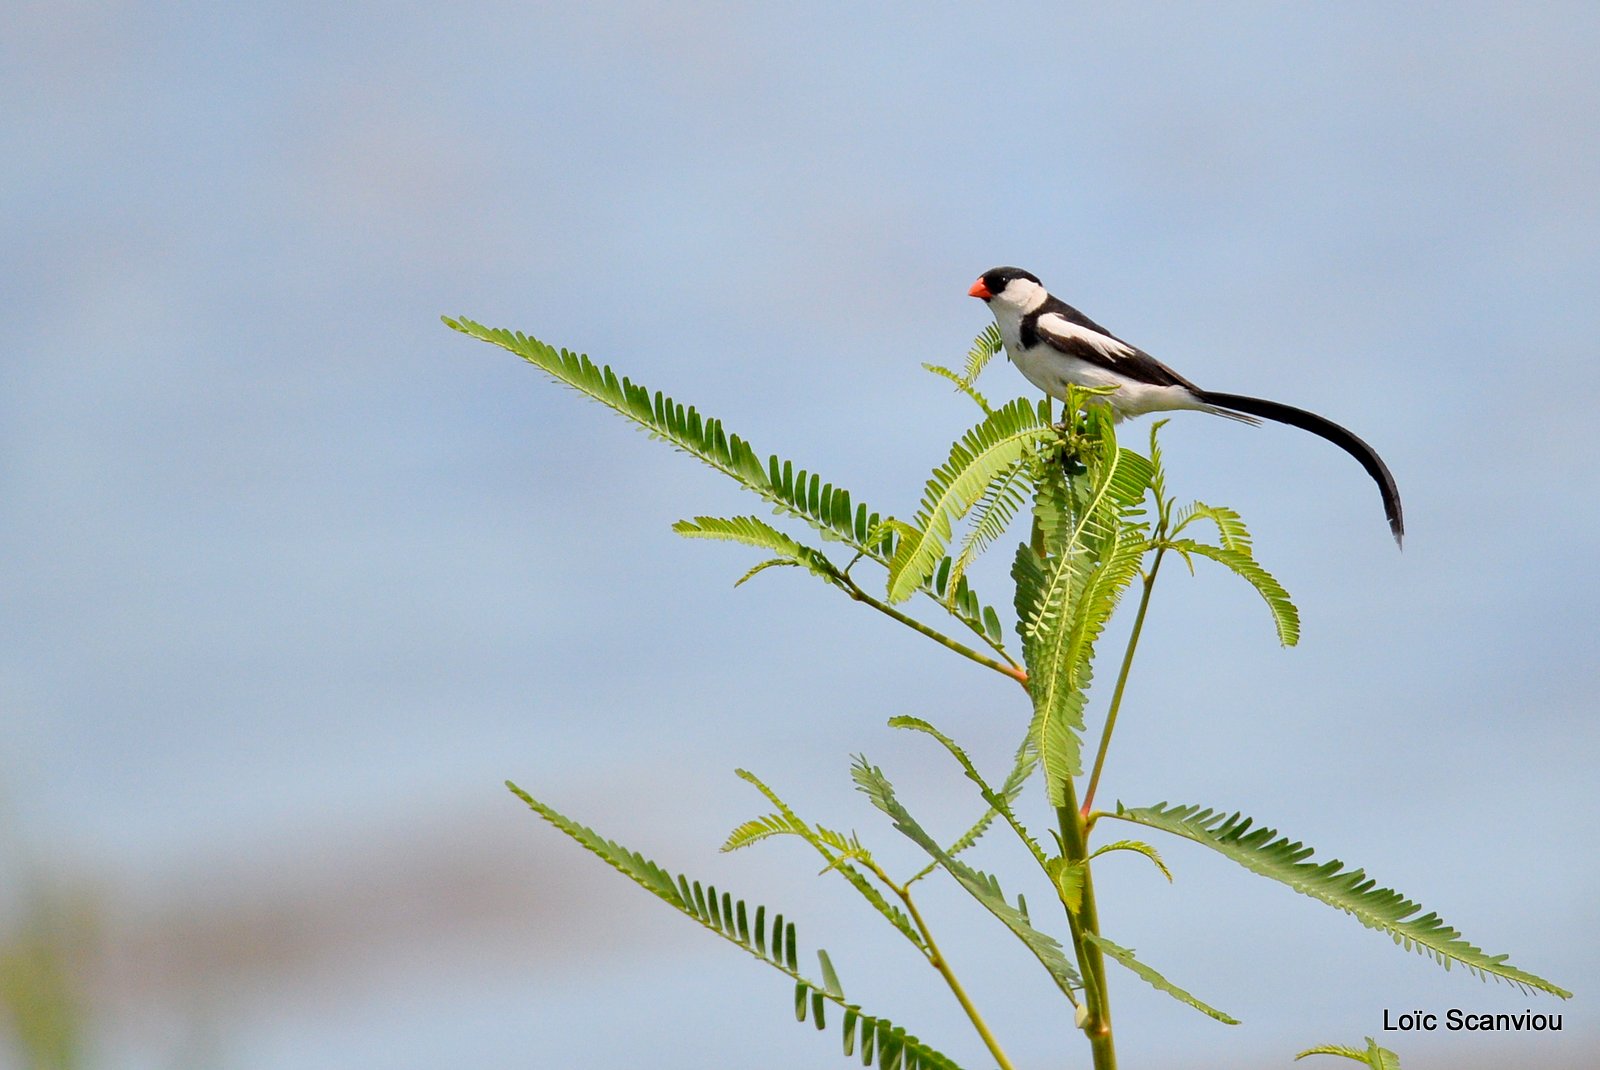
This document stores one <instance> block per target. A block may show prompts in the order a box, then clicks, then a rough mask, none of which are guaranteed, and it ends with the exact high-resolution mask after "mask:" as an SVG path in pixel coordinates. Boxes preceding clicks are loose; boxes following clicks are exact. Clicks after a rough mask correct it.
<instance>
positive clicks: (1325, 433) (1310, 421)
mask: <svg viewBox="0 0 1600 1070" xmlns="http://www.w3.org/2000/svg"><path fill="white" fill-rule="evenodd" d="M1200 400H1201V401H1204V402H1205V403H1206V404H1208V405H1216V406H1217V407H1219V408H1223V409H1232V410H1234V411H1235V412H1242V413H1245V414H1247V415H1250V416H1259V417H1261V418H1262V419H1263V420H1276V421H1277V422H1278V423H1280V424H1288V425H1290V426H1291V427H1298V428H1300V429H1301V430H1302V431H1310V432H1311V433H1312V434H1313V435H1318V436H1321V437H1322V438H1325V439H1327V440H1328V441H1329V442H1332V443H1333V444H1334V445H1335V446H1338V447H1339V448H1340V449H1342V450H1344V451H1345V452H1346V453H1348V454H1349V455H1350V456H1352V457H1354V458H1355V459H1356V460H1358V461H1360V462H1361V467H1362V468H1365V469H1366V470H1367V475H1369V476H1371V477H1372V479H1373V481H1374V482H1375V483H1377V484H1378V492H1379V493H1380V494H1382V495H1383V512H1384V515H1385V516H1387V517H1388V518H1389V530H1390V531H1392V532H1393V533H1394V541H1395V544H1396V545H1400V543H1401V540H1402V539H1403V538H1404V537H1405V533H1406V523H1405V519H1404V517H1403V516H1402V514H1401V512H1400V491H1399V489H1398V488H1397V487H1396V486H1395V485H1394V476H1392V475H1390V474H1389V466H1388V465H1386V464H1384V463H1383V458H1382V457H1379V456H1378V453H1377V451H1376V450H1374V449H1373V448H1372V447H1371V446H1369V445H1367V444H1366V443H1365V442H1363V441H1361V440H1360V439H1359V438H1357V437H1356V436H1355V435H1352V434H1351V433H1350V432H1349V431H1346V430H1345V429H1344V428H1342V427H1340V426H1339V425H1338V424H1336V423H1334V422H1333V421H1332V420H1325V419H1323V418H1322V417H1321V416H1318V415H1317V414H1316V413H1314V412H1307V411H1306V410H1304V409H1297V408H1295V407H1294V406H1293V405H1283V404H1280V403H1279V402H1276V401H1266V400H1264V399H1262V398H1247V397H1245V396H1244V395H1242V394H1217V393H1213V392H1212V391H1210V390H1204V391H1201V392H1200Z"/></svg>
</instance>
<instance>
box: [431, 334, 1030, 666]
mask: <svg viewBox="0 0 1600 1070" xmlns="http://www.w3.org/2000/svg"><path fill="white" fill-rule="evenodd" d="M441 318H442V319H443V321H444V324H445V326H447V327H449V328H451V329H452V330H456V331H460V332H461V333H462V334H465V335H467V336H469V337H471V338H476V339H478V340H479V341H483V342H488V343H490V344H491V345H496V346H499V347H500V348H501V349H504V350H506V351H507V352H510V353H513V354H515V355H516V356H518V357H521V358H522V359H523V360H525V361H527V362H528V363H529V364H532V365H533V366H534V367H536V368H539V369H540V370H541V371H543V372H545V373H546V374H547V375H549V376H550V377H551V378H553V379H555V380H556V381H558V382H560V383H562V384H564V385H566V386H569V387H572V388H573V389H574V390H577V391H578V392H579V393H582V394H585V395H587V396H588V397H590V398H592V399H593V400H595V401H598V402H600V404H602V405H605V406H606V407H607V408H609V409H611V410H613V411H614V412H616V413H618V414H620V415H622V416H624V417H626V418H627V419H629V420H632V421H633V422H634V423H635V424H637V425H639V427H641V428H642V429H644V430H645V431H646V432H647V433H649V435H650V436H651V437H652V438H659V439H661V440H662V441H664V442H666V443H667V444H668V445H670V446H672V447H673V448H674V449H678V450H681V451H682V452H684V453H687V454H689V455H690V456H692V457H695V458H698V459H699V460H700V461H702V462H704V463H705V464H707V465H709V466H710V467H712V468H714V469H716V470H717V471H719V472H721V473H723V474H724V475H726V476H730V477H731V478H733V479H734V480H736V481H738V482H739V483H740V484H741V485H742V486H744V487H745V488H746V489H748V490H750V491H753V492H754V493H756V494H757V495H759V496H760V497H761V498H763V499H764V500H765V501H767V502H768V503H770V504H771V505H772V506H773V508H774V509H775V510H776V511H778V512H780V513H783V514H786V515H788V516H791V517H794V518H796V519H799V520H803V521H805V522H806V523H808V524H810V525H811V526H812V527H814V528H816V529H817V530H818V531H820V532H821V533H822V535H823V538H825V539H839V540H842V541H843V542H844V543H845V544H846V545H848V546H850V547H851V548H852V549H854V550H856V551H858V552H860V553H862V554H863V555H865V556H866V557H869V558H871V559H872V560H874V561H876V562H878V563H879V564H881V565H885V566H887V565H888V563H889V561H890V560H891V559H892V557H893V555H894V553H895V543H894V540H893V539H892V538H891V537H888V536H887V535H886V534H885V532H886V531H887V530H888V529H887V528H885V527H884V526H883V520H884V518H883V517H881V516H880V515H879V514H878V513H876V512H873V511H872V510H870V509H868V508H867V506H866V505H864V504H861V503H857V502H854V501H853V500H852V498H851V496H850V492H849V491H847V490H845V489H844V488H843V487H836V486H834V485H833V484H832V483H828V482H825V481H824V480H823V479H822V477H821V476H819V475H817V474H816V473H815V472H807V471H806V470H805V469H798V468H796V467H795V466H794V465H793V464H792V463H791V462H789V461H785V460H783V459H782V458H780V457H778V456H777V455H776V454H773V455H771V456H769V457H768V458H767V461H766V463H765V464H762V462H761V461H760V459H759V458H758V457H757V455H756V452H755V450H754V448H752V447H751V445H750V444H749V443H748V442H747V441H745V440H744V439H743V438H741V437H740V436H738V435H736V434H732V433H730V432H728V431H726V430H724V428H723V425H722V421H720V420H717V419H714V418H711V417H706V416H702V415H701V414H700V412H699V411H698V410H696V409H695V408H694V406H692V405H691V406H688V407H685V406H683V405H681V404H679V403H677V402H675V401H673V400H672V399H671V398H670V397H667V396H666V395H665V394H663V393H662V392H661V391H659V390H657V391H653V392H652V391H651V390H650V389H649V388H647V387H645V386H643V385H641V384H639V383H635V382H633V381H632V380H631V379H629V378H627V377H626V376H624V377H621V378H619V377H618V376H617V374H616V373H615V372H613V371H612V370H611V369H610V368H609V367H605V366H602V365H597V364H595V363H594V362H593V361H592V360H590V359H589V358H588V357H587V356H585V355H583V354H581V353H574V352H572V351H570V350H566V349H559V350H558V349H556V348H555V347H554V346H550V345H547V344H546V343H544V342H541V341H539V340H538V339H537V338H531V337H529V336H528V335H525V334H523V333H522V332H521V331H507V330H502V329H499V328H491V327H485V326H484V325H483V324H481V323H476V322H474V321H472V320H470V319H466V318H464V317H463V318H459V319H456V318H451V317H449V316H445V317H441ZM923 592H924V593H925V594H927V595H928V596H929V597H931V598H934V599H936V600H938V601H939V603H940V604H941V605H943V606H945V607H946V609H948V610H949V611H950V612H952V613H953V614H954V615H955V617H956V618H957V619H958V620H960V621H961V623H963V624H964V625H966V626H967V627H968V628H970V629H971V630H972V631H973V632H975V633H976V634H978V635H979V636H982V637H983V638H984V639H985V640H986V641H987V642H989V643H990V644H991V645H994V646H996V648H997V649H998V646H999V643H1000V639H1001V637H999V636H997V635H995V634H992V630H991V629H990V628H988V626H987V621H986V618H987V617H988V616H990V615H992V611H990V610H988V608H987V607H986V606H984V605H983V604H982V603H981V602H980V601H979V599H978V598H977V596H976V594H975V593H973V592H971V591H970V590H967V589H966V585H965V583H963V584H962V589H961V590H960V591H959V592H957V596H956V597H946V592H945V591H942V590H935V589H934V588H933V587H932V585H931V584H924V585H923Z"/></svg>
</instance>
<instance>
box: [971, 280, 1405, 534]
mask: <svg viewBox="0 0 1600 1070" xmlns="http://www.w3.org/2000/svg"><path fill="white" fill-rule="evenodd" d="M967 293H968V294H969V295H970V296H972V297H976V298H979V299H980V300H982V301H983V302H984V303H985V304H987V305H988V306H989V311H990V312H991V313H993V314H994V320H995V324H996V325H997V326H998V327H999V328H1000V341H1001V343H1002V344H1003V345H1004V346H1005V351H1006V356H1007V357H1008V358H1010V360H1011V363H1013V364H1015V365H1016V366H1017V370H1018V371H1020V372H1021V373H1022V375H1023V378H1025V379H1027V380H1028V382H1030V383H1032V384H1033V385H1034V386H1036V387H1038V388H1039V389H1040V390H1043V391H1044V392H1045V393H1046V394H1049V395H1050V396H1051V397H1054V398H1059V399H1061V400H1063V401H1064V400H1066V397H1067V387H1068V386H1069V385H1076V386H1088V387H1108V386H1110V387H1116V390H1115V391H1114V392H1113V393H1111V394H1110V395H1108V396H1107V398H1106V401H1107V403H1108V404H1109V405H1110V406H1111V409H1112V413H1113V416H1114V418H1115V419H1118V420H1121V419H1124V418H1126V417H1130V416H1142V415H1144V414H1145V413H1150V412H1167V411H1172V410H1178V409H1193V410H1197V411H1199V412H1208V413H1212V414H1214V415H1217V416H1226V417H1228V418H1230V419H1233V420H1239V421H1241V422H1243V423H1247V424H1259V423H1260V422H1261V421H1262V420H1272V421H1275V422H1277V423H1282V424H1288V425H1290V426H1291V427H1298V428H1300V429H1301V430H1302V431H1310V432H1311V433H1312V434H1313V435H1319V436H1321V437H1322V438H1325V439H1327V440H1328V441H1329V442H1331V443H1333V444H1334V445H1335V446H1338V447H1339V448H1340V449H1342V450H1344V451H1345V452H1346V453H1348V454H1349V455H1350V456H1352V457H1354V458H1355V459H1356V460H1357V461H1359V462H1361V467H1362V468H1364V469H1366V471H1367V474H1368V475H1369V476H1371V477H1372V479H1373V481H1374V482H1375V483H1377V484H1378V492H1379V493H1380V494H1381V495H1382V496H1383V512H1384V515H1385V516H1386V517H1387V518H1388V520H1389V531H1390V533H1391V534H1393V535H1394V541H1395V544H1396V545H1402V544H1403V540H1404V538H1405V518H1404V516H1403V514H1402V512H1401V508H1400V491H1399V489H1398V488H1397V487H1396V486H1395V482H1394V476H1393V475H1391V474H1390V472H1389V466H1388V465H1386V464H1384V463H1383V458H1381V457H1379V456H1378V453H1377V451H1376V450H1374V449H1373V448H1372V447H1371V446H1369V445H1367V444H1366V443H1365V442H1363V441H1362V440H1361V439H1359V438H1357V437H1356V436H1355V435H1354V434H1352V433H1351V432H1349V431H1347V430H1345V429H1344V428H1343V427H1340V426H1339V425H1338V424H1336V423H1334V422H1333V421H1332V420H1329V419H1326V418H1325V417H1322V416H1318V415H1317V414H1316V413H1314V412H1307V411H1306V410H1305V409H1297V408H1295V407H1294V406H1293V405H1285V404H1282V403H1281V402H1277V401H1267V400H1265V399H1264V398H1253V397H1246V396H1245V395H1243V394H1223V393H1219V392H1218V391H1215V390H1202V389H1201V388H1200V387H1198V386H1196V385H1195V384H1194V383H1191V382H1190V381H1189V380H1187V379H1185V378H1184V377H1183V376H1181V375H1179V374H1178V373H1177V372H1175V371H1173V370H1172V369H1171V368H1169V367H1167V366H1166V365H1165V364H1163V363H1161V362H1160V361H1159V360H1157V359H1156V358H1154V357H1152V356H1151V355H1150V354H1148V353H1146V352H1145V351H1144V350H1142V349H1139V348H1138V347H1137V346H1134V345H1130V344H1129V343H1127V342H1124V341H1123V340H1122V339H1121V338H1118V337H1117V336H1116V335H1114V334H1112V333H1111V332H1110V331H1108V330H1106V329H1105V328H1104V327H1102V326H1100V325H1099V324H1098V323H1096V322H1095V321H1094V320H1092V319H1090V318H1089V317H1088V316H1085V315H1084V314H1083V313H1082V312H1079V311H1078V310H1077V309H1075V308H1073V307H1072V306H1071V305H1069V304H1067V303H1066V302H1065V301H1063V300H1061V299H1060V298H1058V297H1055V296H1053V295H1052V294H1051V293H1050V291H1048V290H1046V289H1045V288H1044V285H1043V284H1042V283H1040V282H1039V277H1038V276H1037V275H1034V274H1033V273H1032V272H1028V271H1024V270H1022V269H1021V268H1017V267H997V268H991V269H990V270H988V271H985V272H984V273H983V274H982V275H980V276H978V281H977V282H974V283H973V284H972V288H971V289H970V290H968V291H967Z"/></svg>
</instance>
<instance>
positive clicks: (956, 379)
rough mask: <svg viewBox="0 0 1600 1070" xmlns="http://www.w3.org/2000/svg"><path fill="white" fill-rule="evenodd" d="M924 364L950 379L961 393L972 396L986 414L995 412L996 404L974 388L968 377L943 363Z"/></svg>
mask: <svg viewBox="0 0 1600 1070" xmlns="http://www.w3.org/2000/svg"><path fill="white" fill-rule="evenodd" d="M922 366H923V368H925V369H926V370H928V371H930V372H932V373H933V374H935V375H937V376H938V377H939V378H941V379H948V380H949V381H950V382H951V383H954V384H955V388H956V389H957V390H958V391H960V392H961V393H963V394H965V395H967V397H969V398H971V399H972V400H973V401H974V402H975V403H976V404H977V406H978V408H980V409H982V410H983V414H984V415H985V416H987V415H989V414H990V413H992V412H994V406H993V405H990V404H989V399H988V398H986V397H984V396H983V395H982V394H980V393H978V391H977V389H976V388H974V387H973V385H972V384H971V383H970V382H968V381H967V380H966V379H963V378H962V377H961V376H960V375H958V374H957V373H955V372H953V371H951V370H950V369H949V368H946V367H945V366H944V365H943V364H926V363H925V364H923V365H922Z"/></svg>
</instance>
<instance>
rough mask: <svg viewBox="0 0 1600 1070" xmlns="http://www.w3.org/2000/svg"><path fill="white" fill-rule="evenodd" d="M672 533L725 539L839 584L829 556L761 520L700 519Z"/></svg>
mask: <svg viewBox="0 0 1600 1070" xmlns="http://www.w3.org/2000/svg"><path fill="white" fill-rule="evenodd" d="M672 530H673V531H675V532H677V533H678V534H679V535H682V536H683V537H684V538H687V539H722V540H725V541H727V542H737V543H743V544H744V545H746V546H754V547H756V548H758V549H761V550H770V551H772V552H773V553H775V554H777V555H778V558H777V560H778V561H787V562H789V563H791V564H795V565H799V566H800V567H802V568H805V569H806V570H807V571H809V572H811V573H812V574H813V575H815V576H820V577H821V578H822V579H824V580H826V581H827V582H829V583H831V584H835V585H837V584H838V583H839V570H838V569H836V568H834V566H833V562H831V561H829V560H828V558H827V555H826V554H824V553H822V551H820V550H814V549H812V548H811V547H809V546H806V545H804V544H803V543H800V542H798V541H796V540H795V539H792V538H790V537H789V536H788V535H785V534H784V533H783V532H781V531H779V530H778V529H777V528H775V527H773V526H772V525H771V524H769V523H767V522H766V521H765V520H762V519H761V518H760V517H754V516H734V517H720V516H697V517H695V518H694V519H693V520H680V521H678V522H677V523H676V524H673V525H672ZM772 563H774V562H762V564H761V565H760V566H758V568H764V567H766V566H768V565H770V564H772ZM750 576H751V573H749V572H747V573H745V574H744V576H742V577H741V578H740V580H739V583H743V582H744V581H745V580H747V579H749V578H750ZM735 586H737V584H735Z"/></svg>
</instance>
